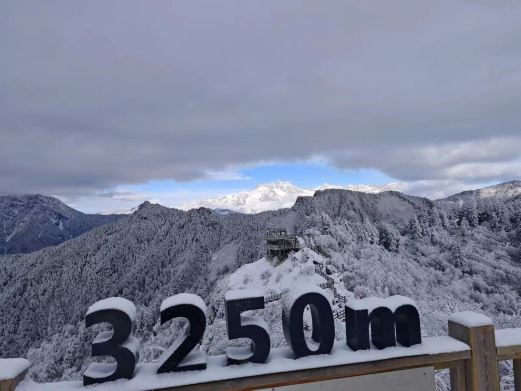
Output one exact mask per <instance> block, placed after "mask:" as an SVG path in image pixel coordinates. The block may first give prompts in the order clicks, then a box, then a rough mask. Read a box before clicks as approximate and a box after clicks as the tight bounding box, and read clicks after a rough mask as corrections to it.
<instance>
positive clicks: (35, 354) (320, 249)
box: [0, 182, 521, 390]
mask: <svg viewBox="0 0 521 391" xmlns="http://www.w3.org/2000/svg"><path fill="white" fill-rule="evenodd" d="M280 187H283V186H279V188H280ZM520 189H521V183H519V182H509V183H505V184H501V185H497V186H493V187H491V188H488V189H483V190H479V191H475V192H474V193H468V192H466V193H461V194H459V195H456V196H453V197H449V198H448V199H443V200H436V201H432V200H429V199H427V198H422V197H415V196H410V195H406V194H403V193H400V192H397V191H384V192H379V193H376V194H369V193H365V192H358V191H349V190H343V189H327V190H318V191H316V192H314V194H313V196H298V197H297V199H296V201H295V203H294V204H293V205H292V206H291V207H290V208H285V209H278V210H272V211H266V212H261V213H257V214H245V213H227V214H226V213H222V211H216V210H210V209H207V208H198V209H192V210H189V211H182V210H178V209H171V208H166V207H163V206H160V205H157V204H150V203H148V202H146V203H143V204H142V205H141V206H140V207H139V209H138V210H137V211H136V212H134V213H133V214H131V215H129V216H128V217H127V218H123V219H118V221H116V222H113V223H111V224H105V225H103V226H99V227H97V228H94V229H92V230H90V231H89V232H86V233H85V234H83V235H80V236H78V237H76V238H73V239H71V240H68V241H66V242H64V243H62V244H61V245H59V246H53V247H49V248H45V249H42V250H40V251H35V252H32V253H30V254H16V255H3V256H0V303H2V305H0V351H1V352H2V354H4V355H5V356H11V357H27V358H28V359H29V360H30V361H31V362H32V363H33V366H32V368H31V376H32V377H33V378H34V379H36V380H39V381H49V380H56V379H60V378H62V379H71V378H76V379H77V378H78V376H79V373H80V372H81V370H82V368H84V367H85V363H87V362H88V360H86V357H88V356H89V354H90V348H89V343H90V341H91V339H92V335H93V334H92V332H91V331H86V330H85V324H84V320H83V319H84V315H85V311H86V310H87V308H88V306H89V305H91V304H93V303H94V302H95V301H97V300H99V299H103V298H106V297H110V296H122V297H125V298H127V299H129V300H132V301H133V302H135V303H136V305H137V307H138V314H139V316H138V320H137V324H136V332H135V334H136V336H137V337H138V338H140V339H141V341H142V342H143V350H142V355H141V356H140V360H142V361H144V362H150V361H153V360H155V359H157V355H158V354H159V351H160V350H161V349H158V347H161V348H166V347H168V346H169V345H170V344H171V342H172V338H173V335H176V334H173V333H172V327H173V326H172V327H170V326H168V327H162V326H161V325H160V324H159V321H158V319H159V306H160V304H161V301H162V300H163V299H165V298H166V297H168V296H170V295H172V294H176V293H180V292H190V293H196V294H199V295H201V297H203V299H204V300H205V302H206V303H207V306H208V314H209V316H208V327H207V331H206V333H205V337H204V340H203V348H204V349H209V350H210V353H211V354H217V353H222V352H223V351H224V348H225V346H226V345H227V344H228V341H227V336H226V327H225V322H224V321H223V317H224V308H223V294H224V292H225V291H226V290H228V289H231V288H241V287H259V288H261V289H263V290H265V291H266V292H267V294H270V293H274V292H280V291H281V289H283V288H285V287H294V286H298V285H299V284H301V283H303V282H304V281H306V280H307V279H311V280H317V278H318V277H317V276H316V275H315V273H314V267H313V262H312V261H314V260H318V261H323V262H326V263H328V264H330V265H331V267H332V268H334V271H335V278H337V281H335V284H337V285H338V286H337V288H338V289H339V290H340V289H341V290H342V292H343V293H342V294H343V295H345V296H347V297H356V298H361V297H367V296H383V297H385V296H389V295H393V294H401V295H405V296H410V297H412V298H413V299H414V300H415V301H416V302H417V303H418V306H419V308H420V313H421V316H422V325H423V331H424V333H425V334H426V335H440V334H445V333H446V329H445V328H446V325H447V316H448V315H449V314H450V313H451V312H454V311H464V310H477V311H480V312H483V313H485V314H487V315H489V316H491V317H492V318H493V320H494V322H495V323H496V324H497V326H498V327H499V328H504V327H519V326H521V316H520V314H521V307H520V304H519V303H521V287H520V284H519V281H520V280H521V197H520V195H519V192H520ZM271 190H273V194H278V193H277V191H276V190H277V189H273V188H272V189H271ZM268 194H272V193H270V192H269V191H268ZM273 194H272V195H273ZM38 208H40V207H38ZM38 210H39V209H38ZM59 210H60V209H59ZM19 213H20V212H19ZM40 214H41V213H38V214H37V215H40ZM63 214H64V212H60V215H63ZM53 218H54V221H55V222H53V223H52V224H53V225H54V226H56V227H58V229H59V225H60V222H59V220H57V218H56V217H53ZM48 220H49V219H48ZM62 220H64V219H62ZM37 221H38V220H37ZM50 221H51V222H52V220H50ZM270 228H285V229H287V230H288V231H289V232H292V233H294V234H295V235H296V236H297V237H298V240H299V243H300V247H301V250H300V251H299V252H298V253H296V254H294V255H293V256H291V257H290V259H288V260H287V261H285V262H282V263H280V262H275V261H270V260H267V259H265V258H264V255H265V252H266V247H265V245H266V244H265V232H266V230H267V229H270ZM280 312H281V308H280V303H272V304H270V305H269V306H267V308H266V309H264V310H262V311H259V314H260V315H261V316H262V317H263V318H264V319H265V320H266V321H267V322H268V324H269V328H270V330H271V332H272V334H271V336H272V345H273V347H276V346H281V345H283V344H284V343H285V342H284V337H283V333H282V330H281V326H280V323H281V322H280ZM336 329H337V330H340V331H339V334H338V335H337V338H338V339H342V338H344V335H343V334H342V332H343V331H342V330H345V326H342V324H341V321H338V324H337V327H336ZM440 390H446V388H440Z"/></svg>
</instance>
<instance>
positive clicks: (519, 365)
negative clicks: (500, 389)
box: [512, 358, 521, 391]
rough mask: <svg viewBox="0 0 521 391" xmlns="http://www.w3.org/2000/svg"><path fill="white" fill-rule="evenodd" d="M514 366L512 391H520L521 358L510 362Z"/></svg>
mask: <svg viewBox="0 0 521 391" xmlns="http://www.w3.org/2000/svg"><path fill="white" fill-rule="evenodd" d="M512 363H513V364H514V365H513V366H514V389H515V390H516V391H518V390H521V358H515V359H513V360H512Z"/></svg>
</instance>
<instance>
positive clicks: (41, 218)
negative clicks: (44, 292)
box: [0, 195, 120, 254]
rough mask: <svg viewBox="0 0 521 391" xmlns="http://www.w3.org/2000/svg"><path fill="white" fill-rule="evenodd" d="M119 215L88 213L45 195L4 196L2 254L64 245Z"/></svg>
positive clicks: (0, 232)
mask: <svg viewBox="0 0 521 391" xmlns="http://www.w3.org/2000/svg"><path fill="white" fill-rule="evenodd" d="M119 217H120V216H117V215H111V216H102V215H88V214H84V213H81V212H79V211H77V210H74V209H72V208H70V207H68V206H67V205H65V204H64V203H63V202H61V201H60V200H58V199H56V198H53V197H47V196H42V195H20V196H0V225H1V227H2V229H1V230H0V254H14V253H26V252H31V251H35V250H39V249H41V248H44V247H47V246H53V245H56V244H60V243H62V242H64V241H65V240H68V239H71V238H73V237H75V236H78V235H80V234H82V233H84V232H86V231H88V230H90V229H92V228H94V227H97V226H99V225H102V224H106V223H110V222H113V221H115V220H117V219H118V218H119Z"/></svg>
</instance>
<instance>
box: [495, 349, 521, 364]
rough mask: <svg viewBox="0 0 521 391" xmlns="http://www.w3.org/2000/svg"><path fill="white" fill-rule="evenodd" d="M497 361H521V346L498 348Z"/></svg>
mask: <svg viewBox="0 0 521 391" xmlns="http://www.w3.org/2000/svg"><path fill="white" fill-rule="evenodd" d="M497 359H498V360H513V359H521V345H512V346H498V348H497Z"/></svg>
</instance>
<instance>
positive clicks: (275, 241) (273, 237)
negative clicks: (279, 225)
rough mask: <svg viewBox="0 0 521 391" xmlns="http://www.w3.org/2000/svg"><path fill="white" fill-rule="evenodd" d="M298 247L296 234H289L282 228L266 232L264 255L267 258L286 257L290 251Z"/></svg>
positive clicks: (281, 258) (294, 250) (280, 258)
mask: <svg viewBox="0 0 521 391" xmlns="http://www.w3.org/2000/svg"><path fill="white" fill-rule="evenodd" d="M299 249H300V247H299V245H298V239H297V237H296V236H293V235H289V234H288V232H287V231H286V230H284V229H276V230H268V231H267V232H266V256H267V257H268V258H278V259H279V260H283V259H286V258H287V257H288V255H289V253H290V252H292V251H293V252H296V251H298V250H299Z"/></svg>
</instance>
